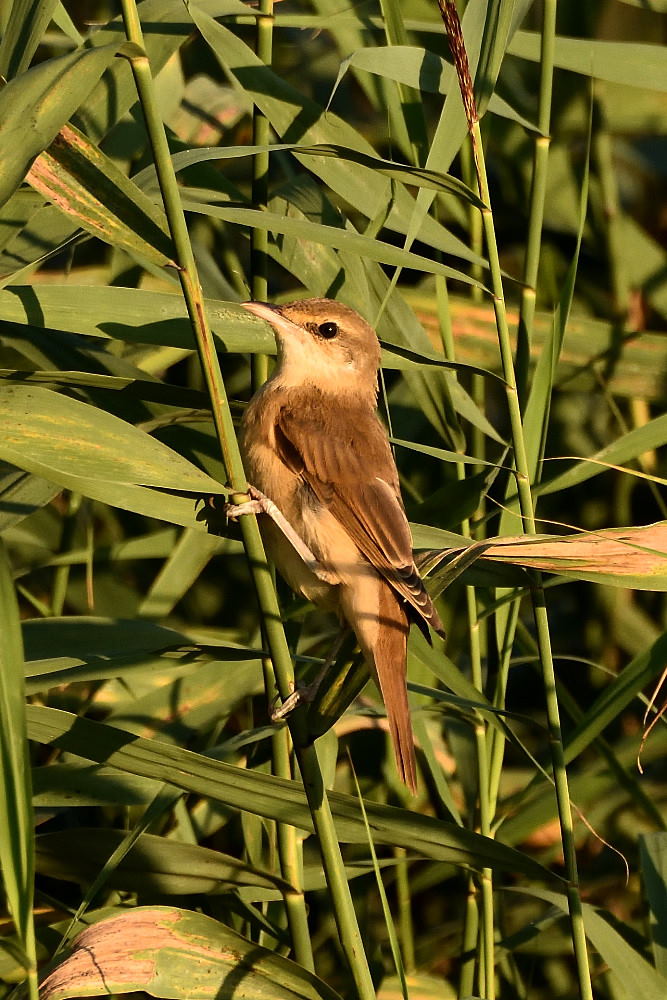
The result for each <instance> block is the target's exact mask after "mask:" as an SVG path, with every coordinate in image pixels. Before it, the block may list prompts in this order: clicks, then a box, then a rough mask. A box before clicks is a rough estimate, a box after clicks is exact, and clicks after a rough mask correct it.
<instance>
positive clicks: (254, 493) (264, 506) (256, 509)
mask: <svg viewBox="0 0 667 1000" xmlns="http://www.w3.org/2000/svg"><path fill="white" fill-rule="evenodd" d="M248 496H249V497H250V498H251V499H250V500H245V501H244V502H243V503H226V504H225V505H224V508H223V510H224V512H225V515H226V516H227V519H228V520H229V521H237V520H238V519H239V517H243V515H244V514H268V513H269V509H268V508H269V506H271V507H275V504H274V503H273V502H272V501H271V500H269V498H268V497H266V496H264V494H263V493H261V492H260V490H258V489H256V488H255V487H254V486H248Z"/></svg>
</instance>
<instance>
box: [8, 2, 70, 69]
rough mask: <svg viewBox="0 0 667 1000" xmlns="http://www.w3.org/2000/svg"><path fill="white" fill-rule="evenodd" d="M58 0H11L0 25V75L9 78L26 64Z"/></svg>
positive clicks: (33, 52) (28, 62)
mask: <svg viewBox="0 0 667 1000" xmlns="http://www.w3.org/2000/svg"><path fill="white" fill-rule="evenodd" d="M57 2H58V0H44V3H34V0H15V2H14V3H12V4H11V5H10V6H9V16H8V18H7V21H6V23H5V24H4V25H3V28H4V31H3V35H2V40H1V41H0V77H3V78H4V79H5V80H11V78H12V77H14V76H18V75H19V73H23V72H24V70H26V69H27V68H28V66H29V65H30V61H31V59H32V57H33V56H34V54H35V52H36V51H37V46H38V45H39V43H40V41H41V40H42V36H43V35H44V32H45V31H46V29H47V28H48V26H49V21H50V20H51V18H52V16H53V12H54V10H55V7H56V3H57Z"/></svg>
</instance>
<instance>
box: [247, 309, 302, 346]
mask: <svg viewBox="0 0 667 1000" xmlns="http://www.w3.org/2000/svg"><path fill="white" fill-rule="evenodd" d="M241 305H242V306H243V308H244V309H247V311H248V312H251V313H253V314H254V315H255V316H259V318H260V319H263V320H266V322H267V323H270V324H271V326H272V327H273V330H274V333H275V334H276V336H277V337H278V338H279V340H280V339H283V338H285V337H291V339H292V340H294V338H295V336H296V337H298V339H299V340H302V338H303V336H304V332H303V330H302V329H301V327H300V326H297V324H296V323H293V322H292V320H290V319H288V318H287V317H286V316H283V313H282V311H281V309H280V306H272V305H270V304H269V303H268V302H242V303H241Z"/></svg>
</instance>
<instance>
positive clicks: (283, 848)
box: [250, 0, 315, 971]
mask: <svg viewBox="0 0 667 1000" xmlns="http://www.w3.org/2000/svg"><path fill="white" fill-rule="evenodd" d="M259 11H260V16H259V17H258V18H257V28H256V31H257V45H256V48H257V55H258V56H259V58H260V59H261V60H262V62H263V63H264V64H265V65H267V66H270V65H271V60H272V56H273V0H260V5H259ZM270 137H271V128H270V123H269V119H268V118H267V117H266V115H264V114H263V113H262V111H260V109H259V108H258V107H257V105H255V107H254V111H253V145H255V146H268V145H269V141H270ZM269 158H270V154H269V152H268V151H267V152H265V153H257V154H256V155H255V156H254V157H253V175H252V200H253V205H254V206H255V208H265V207H266V205H267V202H268V197H269ZM268 249H269V234H268V232H267V231H266V230H265V229H253V231H252V235H251V244H250V265H251V275H252V277H251V286H250V290H251V295H252V297H253V299H255V300H256V301H261V302H263V301H266V299H268V297H269V280H268V264H269V255H268ZM251 370H252V388H253V391H254V392H256V391H257V390H258V389H259V388H260V386H262V385H263V384H264V382H265V381H266V379H267V378H268V374H269V359H268V356H267V355H266V354H254V355H253V356H252V359H251ZM263 670H264V688H265V692H266V700H267V704H271V703H272V701H273V698H274V695H275V678H274V673H273V668H272V666H271V664H270V663H269V662H264V664H263ZM272 757H273V773H274V774H276V775H278V776H279V777H281V778H291V777H292V760H291V747H290V738H289V730H287V729H285V728H283V729H278V730H276V732H275V733H274V735H273V739H272ZM277 841H278V856H279V858H280V868H281V872H282V876H283V878H284V879H285V880H286V881H287V882H289V883H290V884H291V885H293V886H294V888H295V891H294V893H290V894H289V895H288V896H287V897H286V898H285V907H286V913H287V923H288V927H289V931H290V937H291V940H292V948H293V950H294V956H295V958H296V960H297V962H299V963H300V964H301V965H302V966H303V967H304V968H306V969H310V970H311V971H312V970H314V967H315V963H314V959H313V949H312V942H311V938H310V933H309V930H308V915H307V912H306V899H305V896H304V893H303V859H302V855H301V842H300V840H299V838H298V835H297V831H296V829H295V828H294V827H293V826H289V825H288V824H284V823H279V824H278V828H277Z"/></svg>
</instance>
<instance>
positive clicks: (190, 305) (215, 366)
mask: <svg viewBox="0 0 667 1000" xmlns="http://www.w3.org/2000/svg"><path fill="white" fill-rule="evenodd" d="M122 10H123V21H124V24H125V31H126V34H127V37H128V40H129V41H132V42H134V43H135V44H136V45H138V46H139V47H140V49H141V50H142V52H143V49H144V44H143V33H142V30H141V23H140V20H139V15H138V12H137V7H136V2H135V0H122ZM131 65H132V71H133V74H134V79H135V84H136V87H137V93H138V95H139V100H140V102H141V105H142V110H143V112H144V115H145V119H146V128H147V131H148V135H149V139H150V142H151V147H152V150H153V157H154V161H155V168H156V173H157V177H158V182H159V185H160V190H161V192H162V197H163V200H164V206H165V212H166V215H167V220H168V223H169V229H170V232H171V237H172V240H173V243H174V248H175V251H176V259H177V261H178V267H179V279H180V282H181V288H182V291H183V297H184V300H185V304H186V308H187V310H188V315H189V317H190V321H191V323H192V327H193V331H194V334H195V338H196V342H197V349H198V351H199V355H200V358H201V362H202V368H203V371H204V377H205V379H206V384H207V388H208V391H209V396H210V401H211V410H212V414H213V421H214V425H215V429H216V433H217V436H218V441H219V444H220V450H221V453H222V457H223V460H224V464H225V469H226V472H227V476H228V478H229V481H230V483H231V487H232V490H233V497H234V498H238V499H242V498H243V495H244V494H245V490H246V488H247V481H246V478H245V473H244V471H243V463H242V460H241V454H240V452H239V447H238V442H237V440H236V435H235V433H234V424H233V421H232V415H231V411H230V408H229V401H228V399H227V393H226V390H225V385H224V382H223V379H222V373H221V371H220V365H219V362H218V358H217V355H216V352H215V345H214V341H213V337H212V335H211V330H210V326H209V324H208V320H207V317H206V310H205V307H204V298H203V293H202V289H201V285H200V284H199V279H198V276H197V269H196V265H195V260H194V255H193V252H192V246H191V244H190V238H189V235H188V230H187V226H186V222H185V216H184V214H183V208H182V205H181V201H180V197H179V191H178V184H177V182H176V175H175V173H174V169H173V165H172V162H171V156H170V154H169V146H168V144H167V138H166V135H165V131H164V127H163V125H162V119H161V117H160V112H159V107H158V103H157V100H156V94H155V87H154V82H153V79H152V75H151V69H150V63H149V61H148V58H147V56H146V55H143V54H142V55H140V56H135V57H133V58H132V59H131ZM241 533H242V536H243V542H244V545H245V548H246V552H247V555H248V560H249V563H250V569H251V573H252V579H253V583H254V586H255V591H256V594H257V600H258V604H259V607H260V611H261V614H262V619H263V623H264V629H265V635H266V640H267V645H268V647H269V652H270V654H271V660H272V662H273V667H274V670H275V674H276V682H277V686H278V690H279V692H280V695H281V697H282V698H287V697H288V696H289V694H290V691H291V690H292V688H291V685H292V683H293V678H294V671H293V666H292V660H291V657H290V653H289V648H288V646H287V640H286V638H285V631H284V629H283V625H282V620H281V615H280V608H279V605H278V599H277V596H276V591H275V587H274V585H273V579H272V576H271V572H270V570H269V567H268V564H267V561H266V555H265V552H264V546H263V545H262V539H261V536H260V534H259V528H258V525H257V519H256V518H255V517H254V516H252V515H249V516H247V517H243V518H241ZM289 727H290V732H291V734H292V740H293V742H294V745H295V748H296V753H297V759H298V761H299V767H300V769H301V774H302V777H303V783H304V788H305V791H306V795H307V797H308V803H309V807H310V811H311V815H312V817H313V824H314V827H315V832H316V835H317V838H318V842H319V846H320V850H321V853H322V867H323V870H324V873H325V877H326V879H327V884H328V887H329V891H330V893H331V897H332V902H333V909H334V916H335V919H336V925H337V928H338V933H339V935H340V939H341V944H342V947H343V951H344V953H345V956H346V958H347V961H348V963H349V966H350V971H351V973H352V977H353V979H354V983H355V987H356V990H357V993H358V995H359V997H360V998H362V1000H373V998H374V997H375V990H374V988H373V981H372V979H371V975H370V972H369V969H368V962H367V960H366V955H365V952H364V948H363V942H362V938H361V933H360V931H359V925H358V923H357V918H356V914H355V912H354V906H353V903H352V896H351V894H350V889H349V886H348V883H347V879H346V876H345V868H344V865H343V858H342V855H341V851H340V845H339V843H338V840H337V837H336V830H335V827H334V823H333V818H332V815H331V809H330V806H329V800H328V798H327V795H326V789H325V787H324V782H323V779H322V771H321V768H320V765H319V761H318V759H317V752H316V750H315V747H314V746H312V745H308V734H307V731H306V727H305V718H304V713H303V711H302V710H299V709H297V710H296V711H295V712H294V713H292V715H291V716H290V719H289Z"/></svg>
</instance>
